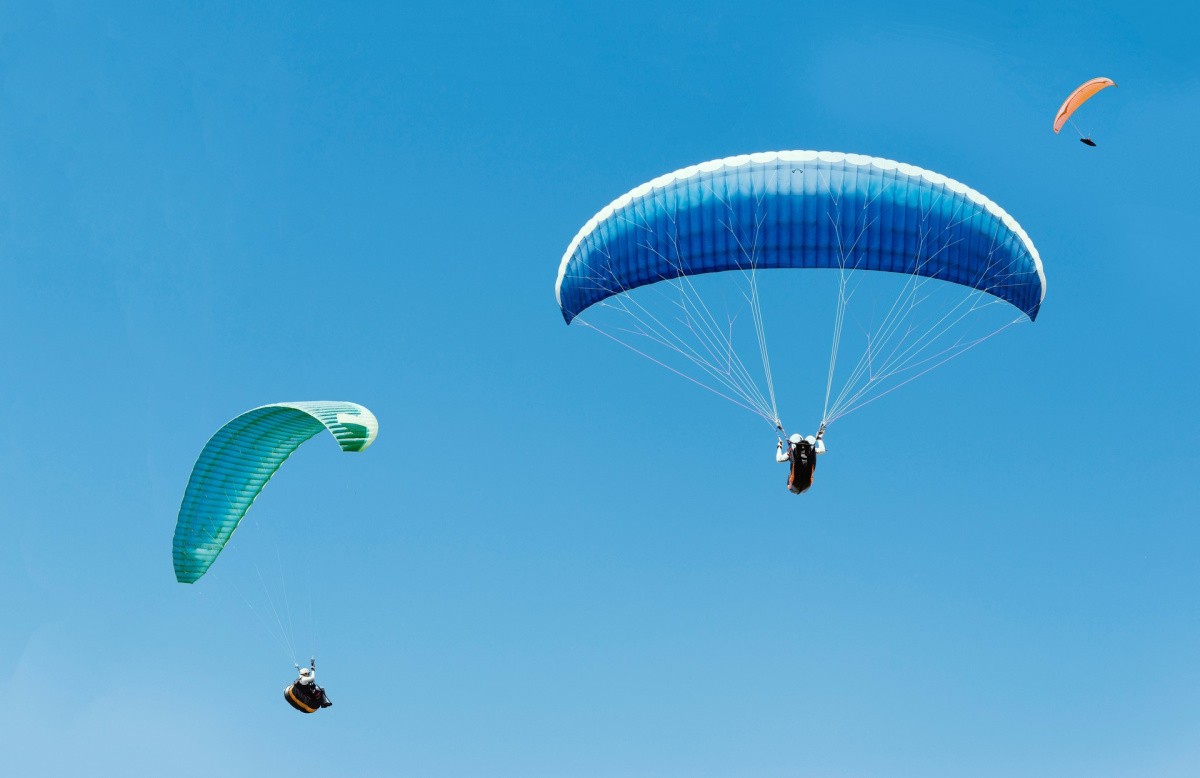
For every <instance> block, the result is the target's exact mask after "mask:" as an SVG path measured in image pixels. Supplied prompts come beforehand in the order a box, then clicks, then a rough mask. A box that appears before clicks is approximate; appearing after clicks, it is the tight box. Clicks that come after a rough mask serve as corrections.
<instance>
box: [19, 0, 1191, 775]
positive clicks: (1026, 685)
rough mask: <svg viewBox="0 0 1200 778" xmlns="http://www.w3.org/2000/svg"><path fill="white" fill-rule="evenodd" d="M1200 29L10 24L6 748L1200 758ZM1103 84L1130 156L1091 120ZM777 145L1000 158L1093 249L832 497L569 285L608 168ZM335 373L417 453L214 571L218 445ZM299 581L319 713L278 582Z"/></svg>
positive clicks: (1028, 761) (225, 768) (913, 389)
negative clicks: (591, 319)
mask: <svg viewBox="0 0 1200 778" xmlns="http://www.w3.org/2000/svg"><path fill="white" fill-rule="evenodd" d="M834 5H836V7H831V6H834ZM106 6H107V7H106ZM1198 27H1200V20H1198V19H1197V17H1196V15H1195V11H1194V10H1184V6H1183V5H1181V4H1178V3H1152V2H1147V3H1122V4H1105V3H1094V2H1088V3H1074V4H1065V3H1064V4H1053V8H1047V7H1045V6H1044V4H1035V3H1029V4H1019V5H1018V4H1014V5H1005V6H997V5H994V4H989V5H987V6H984V5H980V4H971V5H967V4H963V3H961V2H945V3H936V4H930V5H925V6H922V7H920V8H917V7H913V6H908V5H906V4H893V3H874V4H872V3H867V4H842V3H839V4H825V3H821V4H797V3H790V4H789V3H761V2H752V1H747V2H739V3H736V4H729V3H709V2H686V3H684V2H680V3H673V4H647V3H644V2H624V1H623V0H621V1H618V2H607V3H604V4H597V5H593V6H589V7H580V8H571V7H568V5H567V4H559V3H532V2H531V3H523V4H519V5H506V6H500V5H497V6H484V5H480V6H473V5H463V6H456V7H446V8H441V9H433V8H431V7H427V6H426V5H424V4H420V5H418V4H411V5H408V6H407V7H397V6H396V5H394V4H378V5H367V4H332V5H331V4H328V3H296V2H289V3H256V4H246V3H204V4H198V5H196V6H194V7H190V6H185V5H178V6H173V7H172V6H168V5H166V4H162V3H152V2H145V3H136V4H135V3H126V4H119V5H117V4H104V5H102V4H75V3H4V4H3V5H0V268H2V269H3V275H2V277H0V327H2V329H3V332H4V333H5V337H4V338H3V341H2V343H3V354H2V359H3V364H4V366H5V369H4V379H3V380H2V381H0V401H2V402H3V405H4V407H5V409H6V412H5V414H4V415H3V422H2V424H3V433H2V434H0V441H2V443H0V526H2V527H3V537H4V543H3V544H2V546H0V615H3V619H2V620H0V700H2V701H3V705H0V743H2V744H3V760H4V762H3V769H4V772H5V774H11V775H65V774H82V773H84V772H87V773H89V774H94V775H113V776H128V775H167V774H170V775H178V776H188V775H295V774H297V773H298V772H316V773H322V774H341V775H364V776H376V775H377V776H392V775H413V776H430V777H434V776H521V777H522V778H532V777H533V776H597V777H606V778H607V777H611V776H688V777H689V778H699V777H700V776H920V777H922V778H929V777H931V776H964V775H970V776H1013V775H1021V776H1089V777H1091V776H1146V775H1155V776H1194V775H1196V774H1200V737H1198V734H1200V664H1198V662H1197V656H1198V655H1200V618H1198V617H1200V608H1198V602H1200V600H1198V597H1197V592H1198V590H1197V584H1198V583H1200V565H1198V564H1197V562H1198V561H1200V559H1198V555H1200V546H1198V541H1200V528H1198V527H1197V523H1196V515H1197V498H1196V496H1195V487H1196V478H1195V476H1194V472H1195V470H1196V467H1197V465H1200V453H1198V447H1197V445H1196V437H1197V433H1200V424H1198V421H1200V419H1198V418H1197V411H1196V404H1195V398H1196V395H1197V389H1198V388H1200V387H1198V384H1200V380H1198V372H1197V346H1196V340H1195V338H1196V335H1197V332H1198V331H1200V313H1198V312H1197V309H1196V307H1195V300H1196V287H1197V282H1198V281H1200V264H1198V263H1197V256H1196V250H1195V237H1196V232H1197V230H1196V226H1195V225H1196V218H1197V217H1196V213H1197V209H1198V207H1200V196H1198V194H1197V184H1196V182H1197V181H1198V180H1200V175H1198V174H1200V162H1198V160H1200V155H1197V154H1196V151H1195V143H1196V136H1197V124H1198V121H1197V120H1198V118H1200V79H1198V78H1197V76H1196V73H1197V70H1198V65H1200V62H1198V59H1200V55H1198V54H1197V53H1196V52H1197V49H1196V47H1195V41H1194V37H1195V36H1194V33H1195V30H1196V29H1197V28H1198ZM1096 75H1106V76H1109V77H1112V78H1114V79H1115V80H1116V81H1117V83H1118V84H1120V87H1119V88H1118V89H1117V90H1109V91H1108V92H1106V93H1104V94H1102V95H1100V96H1099V97H1098V98H1096V100H1094V101H1093V103H1092V104H1089V106H1088V107H1087V108H1086V109H1085V110H1086V111H1087V116H1086V119H1085V120H1084V124H1085V126H1086V127H1087V129H1089V130H1090V131H1091V132H1092V133H1093V135H1094V137H1095V138H1096V139H1097V140H1098V141H1099V143H1100V146H1099V147H1098V148H1096V149H1089V148H1086V147H1084V146H1083V145H1082V144H1080V143H1078V142H1077V141H1076V140H1075V138H1074V137H1073V136H1071V135H1069V134H1067V131H1064V134H1063V135H1062V136H1055V135H1054V134H1052V133H1051V131H1050V123H1051V119H1052V118H1053V115H1054V111H1055V109H1057V107H1058V105H1059V103H1060V102H1061V101H1062V99H1063V97H1064V95H1065V94H1066V92H1067V91H1069V90H1070V89H1071V88H1073V87H1074V86H1076V85H1077V84H1078V83H1080V82H1082V81H1083V80H1085V79H1087V78H1090V77H1093V76H1096ZM785 148H809V149H832V150H840V151H851V152H858V153H865V154H872V155H878V156H883V157H889V158H893V159H899V160H903V161H906V162H910V163H912V164H916V165H920V166H923V167H928V168H931V169H933V170H937V171H939V172H942V173H945V174H946V175H949V176H952V177H954V178H957V179H959V180H961V181H964V182H967V183H968V184H970V185H971V186H973V187H975V188H977V189H979V190H980V191H981V192H983V193H984V194H986V195H987V196H988V197H990V198H992V199H994V200H995V201H996V202H998V203H1000V204H1001V205H1002V206H1003V207H1005V208H1006V209H1008V210H1009V211H1010V212H1011V213H1012V214H1013V215H1014V216H1015V217H1016V218H1017V219H1018V221H1020V222H1021V224H1022V225H1023V226H1024V227H1025V228H1026V229H1027V230H1028V232H1029V233H1030V235H1031V237H1032V238H1033V240H1034V242H1035V243H1036V244H1037V245H1038V247H1039V249H1040V251H1041V254H1042V257H1043V258H1044V260H1045V263H1046V268H1047V276H1048V279H1049V293H1048V296H1047V298H1046V302H1045V305H1044V307H1043V309H1042V313H1041V316H1040V317H1039V320H1038V322H1037V324H1035V325H1032V326H1026V327H1022V328H1018V329H1017V330H1014V331H1013V332H1012V333H1010V334H1008V335H1006V336H1005V337H1003V338H999V339H996V340H994V341H992V342H991V343H989V344H988V345H987V346H985V347H983V348H981V349H979V350H977V351H975V352H972V353H971V354H969V355H967V356H965V357H963V358H961V359H959V360H957V361H956V362H955V363H953V364H952V365H949V366H947V367H945V368H942V369H941V370H939V371H937V372H936V373H934V374H931V375H930V376H927V377H926V378H925V379H922V380H921V381H919V382H918V383H916V384H913V385H911V386H909V387H907V388H906V389H905V390H903V391H901V392H899V393H896V394H895V395H892V396H890V397H888V398H887V399H885V400H884V401H881V402H879V403H876V404H875V405H873V406H871V408H870V409H868V410H864V411H862V412H860V413H857V414H855V415H853V416H851V417H848V418H847V419H846V420H845V421H844V422H843V423H841V424H839V425H838V428H837V431H836V437H833V438H831V440H830V454H829V455H828V456H827V457H825V458H824V459H823V460H822V463H821V469H820V472H819V478H818V483H817V487H816V488H814V490H813V491H812V492H811V493H810V494H809V495H806V496H805V497H803V498H799V499H798V498H795V497H793V496H791V495H789V494H788V493H787V492H786V491H785V490H784V488H783V485H782V481H783V475H782V471H781V469H780V468H779V467H778V466H777V465H775V464H774V462H773V461H772V454H773V447H774V440H773V438H771V437H770V436H765V435H764V433H765V429H764V427H763V426H762V424H761V422H760V421H758V420H756V419H754V418H753V417H752V416H750V415H749V414H746V413H744V412H742V411H740V410H738V409H736V408H733V407H732V406H730V405H728V404H725V403H723V402H721V401H719V400H716V399H713V398H712V397H711V396H710V395H708V394H707V393H704V392H701V391H699V390H695V389H693V388H691V387H690V386H687V385H686V384H684V383H681V382H680V381H679V379H677V378H675V377H673V376H671V375H670V374H668V373H667V372H666V371H663V370H661V369H659V368H657V367H655V366H653V365H651V364H649V363H648V362H645V361H642V360H639V359H637V358H636V357H633V356H631V355H630V354H628V353H626V352H624V351H623V350H622V349H620V348H617V347H615V346H613V345H612V344H610V343H608V342H607V341H605V340H604V339H602V338H599V337H597V336H596V335H595V334H594V333H590V332H587V331H586V330H582V329H578V328H574V327H572V328H568V327H565V326H563V324H562V320H561V318H560V315H559V312H558V310H557V308H556V306H555V303H554V295H553V282H554V275H555V271H556V269H557V266H558V261H559V258H560V257H561V254H562V251H563V250H564V249H565V247H566V245H567V244H568V242H569V241H570V239H571V237H572V236H573V235H574V234H575V232H576V231H577V230H578V228H579V227H580V225H582V224H583V222H584V221H586V219H587V218H588V217H590V216H591V215H592V214H593V213H594V212H595V211H596V210H598V209H599V208H600V207H601V206H603V205H604V204H606V203H607V202H609V201H610V200H611V199H613V198H614V197H616V196H617V195H619V194H621V193H623V192H625V191H627V190H628V189H629V188H631V187H632V186H634V185H636V184H638V183H640V182H642V181H645V180H648V179H650V178H652V177H654V176H656V175H659V174H660V173H663V172H666V171H669V170H673V169H676V168H679V167H683V166H685V165H688V164H692V163H696V162H700V161H703V160H708V159H712V158H716V157H721V156H725V155H728V154H736V153H742V152H750V151H760V150H773V149H785ZM822 337H825V336H824V335H822ZM812 372H813V368H812V366H811V365H804V364H790V365H777V366H776V375H777V379H779V380H780V381H781V382H784V383H788V384H791V385H795V384H797V383H802V382H805V381H808V380H810V375H811V374H812ZM816 375H817V379H818V381H820V380H822V379H823V377H824V366H823V365H822V366H820V367H819V368H818V369H817V370H816ZM308 399H345V400H352V401H355V402H359V403H362V404H365V405H366V406H368V407H369V408H370V409H371V410H372V411H374V412H375V413H376V414H377V415H378V417H379V419H380V422H381V433H380V438H379V440H378V442H377V443H376V445H375V446H374V447H373V448H372V449H371V450H370V451H368V452H366V453H365V454H362V455H344V454H341V453H339V452H338V451H337V449H336V446H334V445H333V443H332V441H329V440H322V439H320V438H318V439H316V440H314V441H313V442H312V443H310V444H308V445H307V446H306V447H305V448H304V449H302V450H301V451H300V452H299V453H298V454H297V455H296V457H294V458H293V460H291V461H289V462H288V463H287V465H286V466H285V468H284V470H283V471H281V473H280V474H279V476H278V477H277V478H276V479H275V480H274V482H272V483H271V484H269V485H268V487H267V489H266V490H265V492H264V493H263V496H262V498H261V499H260V500H259V502H258V503H257V504H256V505H255V506H254V508H253V509H252V512H251V517H250V520H249V521H248V523H247V524H246V525H244V526H243V528H242V529H240V530H239V532H238V534H237V535H236V536H235V538H234V543H233V547H231V548H230V550H229V553H228V554H227V555H226V556H224V557H222V558H221V559H220V560H219V561H218V563H217V565H216V566H215V567H214V571H213V574H212V575H210V576H209V577H206V578H205V579H203V580H202V581H201V582H200V583H198V584H196V585H194V586H191V587H187V586H182V585H179V584H176V583H175V582H174V579H173V576H172V572H171V555H170V545H171V533H172V530H173V526H174V521H175V514H176V511H177V510H178V507H179V501H180V498H181V496H182V494H183V488H184V485H185V483H186V480H187V476H188V474H189V472H190V468H191V465H192V462H193V461H194V459H195V457H196V455H197V454H198V452H199V451H200V449H201V447H202V446H203V444H204V442H205V440H207V438H208V436H209V435H210V434H211V433H212V432H213V431H215V430H216V429H217V428H218V427H219V426H220V425H221V424H223V423H224V422H225V421H227V420H228V419H230V418H232V417H233V416H235V415H237V414H238V413H240V412H242V411H244V410H246V409H248V408H250V407H254V406H257V405H261V404H264V403H268V402H276V401H283V400H308ZM800 415H802V414H800ZM795 416H797V414H791V417H795ZM283 567H287V568H288V572H287V573H286V574H285V575H284V576H283V577H282V579H281V578H280V576H279V571H280V568H283ZM260 575H261V576H262V580H261V582H260V579H259V576H260ZM279 580H286V582H287V586H288V589H287V596H288V606H287V608H288V609H289V610H290V611H292V612H293V614H297V613H299V612H300V611H302V610H304V611H311V612H312V613H313V614H314V616H313V619H311V620H309V621H308V622H307V623H308V626H307V627H300V626H298V627H297V634H299V635H301V639H306V640H309V642H308V643H305V644H304V646H302V647H301V648H300V649H299V650H300V651H301V652H307V651H309V650H312V649H309V648H308V647H307V646H308V645H312V646H313V647H314V649H315V650H316V651H317V653H318V669H319V676H320V678H321V680H322V681H324V682H325V683H326V684H327V685H328V688H329V691H330V695H331V697H332V699H333V700H334V703H335V706H334V707H333V708H332V709H330V710H328V711H324V712H322V713H321V714H319V715H316V716H311V717H304V716H300V715H298V714H296V713H295V712H294V711H292V710H291V709H290V708H288V707H287V706H286V705H285V704H284V703H283V701H282V699H281V695H280V690H281V689H282V687H283V685H284V684H285V683H287V681H288V680H289V679H290V678H291V677H292V670H291V667H290V664H291V659H292V657H291V655H289V654H287V653H286V652H285V651H284V650H283V649H282V648H281V647H280V646H279V645H278V644H277V643H276V642H274V641H273V640H272V639H271V637H270V635H269V634H268V631H267V630H266V629H264V622H263V619H262V618H261V617H262V613H261V611H259V610H251V608H249V607H247V602H246V601H247V600H249V601H250V602H251V603H253V602H255V601H256V600H257V601H258V602H259V603H260V604H261V602H262V601H263V595H264V593H265V590H264V587H265V589H266V590H269V589H270V582H271V581H279ZM260 584H261V585H260ZM243 595H244V596H245V600H244V599H243ZM295 621H296V622H297V623H299V622H300V621H301V619H299V618H296V619H295ZM306 630H308V631H312V632H313V633H314V634H313V635H312V636H311V637H310V638H303V635H304V634H306Z"/></svg>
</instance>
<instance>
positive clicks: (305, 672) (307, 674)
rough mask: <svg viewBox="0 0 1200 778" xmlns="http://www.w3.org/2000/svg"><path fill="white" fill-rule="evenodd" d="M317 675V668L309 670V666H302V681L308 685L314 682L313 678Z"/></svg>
mask: <svg viewBox="0 0 1200 778" xmlns="http://www.w3.org/2000/svg"><path fill="white" fill-rule="evenodd" d="M316 677H317V673H316V671H315V670H309V669H308V668H307V667H301V668H300V683H302V684H304V685H306V686H307V685H308V684H310V683H312V682H313V679H314V678H316Z"/></svg>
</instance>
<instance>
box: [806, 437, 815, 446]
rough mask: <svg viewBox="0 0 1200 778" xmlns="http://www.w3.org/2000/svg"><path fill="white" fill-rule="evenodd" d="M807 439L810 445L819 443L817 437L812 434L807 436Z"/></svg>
mask: <svg viewBox="0 0 1200 778" xmlns="http://www.w3.org/2000/svg"><path fill="white" fill-rule="evenodd" d="M805 440H807V441H808V445H810V446H815V445H817V439H816V438H814V437H813V436H812V435H809V436H808V437H807V438H805Z"/></svg>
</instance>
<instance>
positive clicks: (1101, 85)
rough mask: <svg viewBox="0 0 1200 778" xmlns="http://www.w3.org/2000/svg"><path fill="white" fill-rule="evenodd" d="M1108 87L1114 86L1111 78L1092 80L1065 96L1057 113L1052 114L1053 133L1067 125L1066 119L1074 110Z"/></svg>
mask: <svg viewBox="0 0 1200 778" xmlns="http://www.w3.org/2000/svg"><path fill="white" fill-rule="evenodd" d="M1110 86H1116V84H1115V83H1113V80H1112V79H1111V78H1093V79H1091V80H1090V81H1084V82H1083V83H1082V84H1080V85H1079V87H1078V88H1077V89H1076V90H1075V91H1074V92H1072V93H1071V94H1069V95H1067V99H1066V100H1064V101H1063V104H1062V108H1059V109H1058V113H1056V114H1054V131H1055V132H1058V131H1059V130H1061V129H1062V126H1063V125H1064V124H1066V123H1067V119H1070V118H1071V114H1073V113H1075V109H1076V108H1078V107H1079V106H1081V105H1083V104H1084V103H1086V102H1087V101H1088V100H1089V99H1091V97H1092V95H1094V94H1096V93H1097V92H1099V91H1100V90H1101V89H1107V88H1108V87H1110Z"/></svg>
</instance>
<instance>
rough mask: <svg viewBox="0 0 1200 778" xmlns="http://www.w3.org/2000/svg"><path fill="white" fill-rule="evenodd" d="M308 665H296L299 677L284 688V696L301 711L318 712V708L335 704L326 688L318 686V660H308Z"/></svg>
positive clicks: (289, 703)
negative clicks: (326, 693) (330, 699)
mask: <svg viewBox="0 0 1200 778" xmlns="http://www.w3.org/2000/svg"><path fill="white" fill-rule="evenodd" d="M308 664H309V666H308V667H301V666H300V665H296V670H297V671H298V673H299V677H298V678H297V679H296V680H295V681H293V682H292V683H290V684H288V685H287V686H286V687H285V688H284V690H283V698H284V699H285V700H287V702H288V705H291V706H292V707H293V708H295V709H296V710H298V711H300V712H301V713H316V712H317V709H318V708H328V707H329V706H330V705H333V703H332V702H330V701H329V698H328V697H326V696H325V690H324V689H322V688H321V687H320V686H317V681H316V678H317V662H316V660H315V659H309V660H308Z"/></svg>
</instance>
